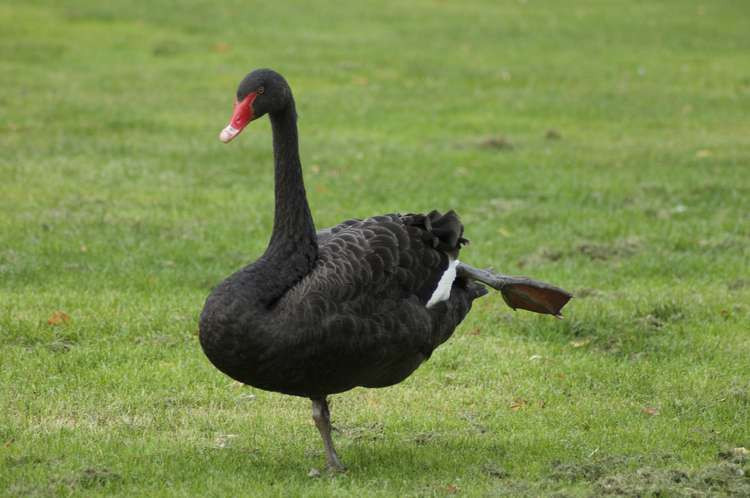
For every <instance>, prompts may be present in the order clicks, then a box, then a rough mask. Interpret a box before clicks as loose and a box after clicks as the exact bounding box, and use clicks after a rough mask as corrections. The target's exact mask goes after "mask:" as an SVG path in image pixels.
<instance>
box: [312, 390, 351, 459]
mask: <svg viewBox="0 0 750 498" xmlns="http://www.w3.org/2000/svg"><path fill="white" fill-rule="evenodd" d="M312 416H313V420H314V421H315V427H317V428H318V431H319V432H320V437H322V438H323V445H324V446H325V448H326V460H327V461H328V468H329V469H330V470H334V471H339V472H340V471H344V470H346V467H344V465H343V464H342V463H341V460H339V456H338V455H337V454H336V450H335V449H334V447H333V439H331V414H330V412H329V411H328V401H327V400H326V399H325V398H323V399H313V400H312Z"/></svg>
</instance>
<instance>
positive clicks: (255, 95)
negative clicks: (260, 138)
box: [219, 69, 292, 143]
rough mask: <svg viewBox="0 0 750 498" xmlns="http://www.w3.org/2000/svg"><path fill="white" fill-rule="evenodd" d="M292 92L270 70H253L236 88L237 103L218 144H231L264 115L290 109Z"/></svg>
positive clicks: (281, 78) (284, 81) (278, 75)
mask: <svg viewBox="0 0 750 498" xmlns="http://www.w3.org/2000/svg"><path fill="white" fill-rule="evenodd" d="M291 96H292V92H291V90H290V89H289V85H288V84H287V82H286V80H285V79H284V77H283V76H281V75H280V74H279V73H277V72H276V71H273V70H271V69H256V70H255V71H253V72H252V73H250V74H248V75H247V76H245V78H244V79H243V80H242V81H241V82H240V86H239V87H237V100H235V103H234V112H233V113H232V119H231V120H230V121H229V124H228V125H227V126H226V128H224V129H223V130H221V133H220V134H219V140H221V141H222V142H224V143H227V142H229V141H231V140H232V139H233V138H234V137H236V136H237V135H239V134H240V132H241V131H242V130H243V128H245V126H247V124H248V123H249V122H250V121H252V120H254V119H258V118H259V117H261V116H263V115H264V114H268V113H274V112H276V111H280V110H282V109H285V108H286V107H287V106H289V104H290V102H291Z"/></svg>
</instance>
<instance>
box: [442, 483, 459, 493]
mask: <svg viewBox="0 0 750 498" xmlns="http://www.w3.org/2000/svg"><path fill="white" fill-rule="evenodd" d="M460 489H461V488H459V487H458V486H456V485H455V484H448V485H447V486H446V487H445V492H446V493H448V494H449V495H455V494H456V493H458V492H459V490H460Z"/></svg>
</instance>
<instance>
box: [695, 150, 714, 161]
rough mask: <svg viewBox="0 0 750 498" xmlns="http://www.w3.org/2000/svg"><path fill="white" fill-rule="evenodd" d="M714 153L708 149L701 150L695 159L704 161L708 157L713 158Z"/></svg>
mask: <svg viewBox="0 0 750 498" xmlns="http://www.w3.org/2000/svg"><path fill="white" fill-rule="evenodd" d="M711 155H712V153H711V151H710V150H708V149H701V150H699V151H698V152H696V153H695V157H697V158H698V159H704V158H706V157H711Z"/></svg>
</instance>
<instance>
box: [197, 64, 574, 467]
mask: <svg viewBox="0 0 750 498" xmlns="http://www.w3.org/2000/svg"><path fill="white" fill-rule="evenodd" d="M264 114H269V115H270V118H271V123H272V128H273V144H274V160H275V190H276V205H275V217H274V227H273V233H272V235H271V240H270V242H269V245H268V248H267V249H266V251H265V253H264V254H263V255H262V256H261V257H260V258H259V259H258V260H257V261H256V262H254V263H252V264H250V265H248V266H246V267H245V268H242V269H241V270H239V271H237V272H236V273H234V274H233V275H231V276H230V277H229V278H227V279H226V280H225V281H224V282H222V283H221V284H219V285H218V286H217V287H216V288H215V289H214V290H213V292H212V293H211V295H210V296H209V297H208V299H207V300H206V304H205V307H204V309H203V313H202V314H201V319H200V342H201V345H202V347H203V350H204V351H205V353H206V355H207V356H208V358H209V360H210V361H211V362H212V363H213V364H214V365H215V366H216V367H217V368H218V369H219V370H221V371H222V372H224V373H225V374H227V375H229V376H230V377H232V378H234V379H236V380H238V381H240V382H243V383H245V384H249V385H252V386H255V387H258V388H260V389H265V390H269V391H276V392H280V393H285V394H291V395H296V396H304V397H308V398H310V399H312V400H313V417H314V419H315V422H316V425H317V426H318V429H319V430H320V432H321V436H322V437H323V441H324V444H325V446H326V453H327V457H328V464H329V466H330V467H332V468H337V469H340V468H342V465H341V463H340V461H339V459H338V456H337V455H336V452H335V450H334V449H333V442H332V440H331V437H330V422H329V413H328V405H327V402H326V397H327V396H328V395H331V394H334V393H340V392H343V391H347V390H349V389H352V388H354V387H356V386H364V387H384V386H389V385H392V384H395V383H398V382H400V381H402V380H403V379H405V378H406V377H408V376H409V375H410V374H411V373H412V372H413V371H414V370H415V369H416V368H417V367H418V366H419V365H420V364H421V363H422V362H423V361H425V360H426V359H427V358H429V357H430V355H431V354H432V351H433V350H434V349H435V348H436V347H437V346H439V345H440V344H442V343H443V342H445V341H446V340H447V339H448V338H449V337H450V336H451V334H452V333H453V331H454V330H455V328H456V326H457V325H458V324H459V323H460V322H461V320H462V319H463V318H464V317H465V316H466V314H467V313H468V312H469V310H470V309H471V303H472V301H473V300H474V299H476V298H478V297H480V296H482V295H484V294H485V293H486V292H487V291H486V289H485V287H484V286H483V285H481V284H479V283H477V282H475V281H473V280H472V279H471V278H470V277H471V276H470V275H468V274H466V273H462V272H459V276H458V277H456V278H455V280H453V282H452V284H450V282H449V284H450V295H449V296H447V295H446V296H445V297H446V299H444V300H441V301H440V302H437V303H434V304H432V305H431V306H427V305H428V301H430V298H431V296H432V295H433V293H434V292H435V289H436V288H437V287H438V282H439V281H440V279H441V277H442V276H443V274H444V273H445V272H446V270H448V269H449V265H450V262H451V261H453V260H455V259H456V258H457V257H458V254H459V251H460V249H461V246H462V245H463V244H464V243H465V242H466V240H465V239H464V238H463V226H462V224H461V222H460V220H459V218H458V216H457V215H456V213H454V212H453V211H449V212H447V213H445V214H441V213H439V212H437V211H433V212H431V213H429V214H427V215H423V214H407V215H400V214H388V215H383V216H376V217H372V218H368V219H365V220H348V221H345V222H343V223H341V224H340V225H338V226H335V227H333V228H330V229H326V230H322V231H320V232H316V231H315V228H314V224H313V220H312V216H311V214H310V209H309V206H308V203H307V198H306V195H305V189H304V184H303V180H302V169H301V164H300V160H299V154H298V144H297V126H296V111H295V105H294V100H293V98H292V93H291V90H290V89H289V86H288V85H287V83H286V81H285V80H284V78H283V77H281V76H280V75H279V74H278V73H276V72H274V71H271V70H257V71H254V72H252V73H250V74H249V75H248V76H247V77H246V78H245V79H244V80H243V81H242V83H241V84H240V86H239V89H238V92H237V104H236V106H235V113H234V115H233V117H232V121H231V122H230V125H229V126H227V128H225V130H224V131H223V132H222V135H221V139H222V140H223V141H225V142H226V141H229V140H231V139H233V138H234V137H235V136H236V135H237V134H239V132H240V131H241V130H242V128H244V126H245V125H247V123H248V122H249V121H252V120H253V119H256V118H258V117H260V116H262V115H264ZM454 268H455V266H454ZM566 301H567V299H566ZM563 304H564V303H563ZM557 312H559V309H558V310H557V311H556V313H557Z"/></svg>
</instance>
